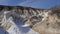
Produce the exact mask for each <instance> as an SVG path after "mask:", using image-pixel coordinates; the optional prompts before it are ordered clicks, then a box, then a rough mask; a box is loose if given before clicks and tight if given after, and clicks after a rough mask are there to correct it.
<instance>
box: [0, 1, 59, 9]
mask: <svg viewBox="0 0 60 34" xmlns="http://www.w3.org/2000/svg"><path fill="white" fill-rule="evenodd" d="M0 5H20V6H28V7H33V8H50V7H53V6H56V5H60V0H0Z"/></svg>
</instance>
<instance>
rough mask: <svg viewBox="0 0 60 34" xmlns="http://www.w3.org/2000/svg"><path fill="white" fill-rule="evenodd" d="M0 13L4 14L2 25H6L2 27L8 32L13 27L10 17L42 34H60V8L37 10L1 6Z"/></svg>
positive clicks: (0, 22)
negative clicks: (21, 21) (20, 20)
mask: <svg viewBox="0 0 60 34" xmlns="http://www.w3.org/2000/svg"><path fill="white" fill-rule="evenodd" d="M0 13H2V14H0V15H1V16H0V17H1V19H0V25H2V24H4V25H2V26H1V27H3V29H5V30H6V31H7V30H8V29H9V28H10V27H11V25H12V24H11V22H9V21H8V19H9V17H13V19H16V18H19V19H23V23H24V25H27V26H30V27H31V28H32V29H33V30H34V31H36V32H38V33H40V34H60V27H59V26H60V9H59V8H58V9H57V8H51V9H37V8H31V7H23V6H2V5H0ZM4 13H6V14H4ZM6 21H7V22H6ZM5 23H6V24H5ZM28 24H29V25H28ZM27 26H25V27H27Z"/></svg>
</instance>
